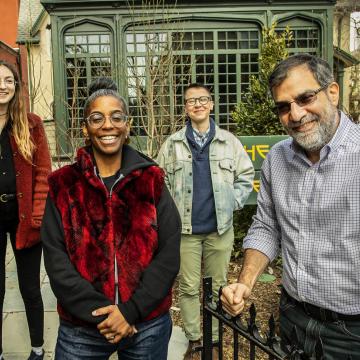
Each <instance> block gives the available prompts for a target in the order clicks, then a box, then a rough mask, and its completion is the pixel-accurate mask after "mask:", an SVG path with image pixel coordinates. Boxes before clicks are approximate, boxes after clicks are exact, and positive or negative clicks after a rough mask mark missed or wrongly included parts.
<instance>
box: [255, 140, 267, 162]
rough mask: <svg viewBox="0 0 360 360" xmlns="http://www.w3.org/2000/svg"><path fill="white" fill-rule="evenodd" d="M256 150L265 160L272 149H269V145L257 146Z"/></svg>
mask: <svg viewBox="0 0 360 360" xmlns="http://www.w3.org/2000/svg"><path fill="white" fill-rule="evenodd" d="M256 150H257V152H258V153H259V155H260V156H261V157H262V158H263V159H265V157H266V154H267V153H268V152H269V150H270V147H269V145H265V144H264V145H256Z"/></svg>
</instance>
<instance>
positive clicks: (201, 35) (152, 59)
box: [126, 28, 260, 134]
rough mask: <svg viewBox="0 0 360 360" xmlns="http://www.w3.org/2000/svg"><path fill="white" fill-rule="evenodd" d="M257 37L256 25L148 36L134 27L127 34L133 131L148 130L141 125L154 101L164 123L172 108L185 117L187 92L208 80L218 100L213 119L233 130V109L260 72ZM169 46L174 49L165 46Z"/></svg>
mask: <svg viewBox="0 0 360 360" xmlns="http://www.w3.org/2000/svg"><path fill="white" fill-rule="evenodd" d="M162 34H163V35H162ZM156 36H158V39H156ZM144 39H147V41H145V40H144ZM215 39H216V41H215ZM259 39H260V31H258V30H253V29H252V30H246V29H241V30H240V31H239V30H238V29H229V30H223V29H221V28H220V29H214V30H206V31H201V30H199V29H196V30H192V31H190V30H189V29H186V30H185V31H184V32H179V31H173V32H171V31H169V32H168V33H165V32H162V33H156V31H153V32H151V31H149V33H146V34H144V32H143V31H136V30H134V29H132V30H131V29H130V30H129V33H128V34H126V49H127V56H128V66H129V67H128V78H127V83H128V94H129V97H130V98H131V99H132V100H131V101H130V102H129V105H130V111H131V114H132V116H133V117H134V124H133V125H134V126H133V128H134V132H135V133H137V134H144V128H143V126H147V125H146V123H147V121H148V120H147V118H146V116H147V115H148V114H147V111H146V109H144V106H145V108H146V107H147V105H146V104H150V101H151V104H152V110H153V111H154V112H155V113H156V116H157V119H161V123H162V124H164V122H163V121H164V120H163V116H164V117H166V116H167V115H166V114H167V113H168V112H170V114H171V117H176V116H180V115H182V114H183V111H184V109H183V91H184V88H185V86H186V85H187V84H189V83H191V82H199V83H204V84H205V85H206V86H208V87H209V88H210V89H211V91H212V93H213V96H214V99H217V100H218V99H220V102H219V103H218V101H217V103H218V104H216V107H215V108H216V109H215V110H216V112H217V114H216V116H215V118H216V119H219V122H220V125H221V126H222V127H224V128H227V129H229V128H230V127H231V126H233V125H234V124H233V123H232V120H231V118H230V113H231V111H232V110H233V108H234V106H235V105H236V103H237V102H238V101H239V100H240V94H241V93H242V92H243V90H244V89H245V88H247V86H248V83H249V76H250V74H256V73H257V71H258V67H257V62H258V53H259V45H260V44H259ZM159 44H160V45H159ZM170 48H171V52H169V50H167V49H170ZM250 49H251V52H252V53H251V54H249V50H250ZM243 72H245V74H244V77H241V74H242V73H243ZM215 74H216V80H217V81H216V83H215ZM238 79H241V81H240V82H239V81H238ZM238 82H239V83H238ZM149 91H150V92H151V94H150V93H149ZM159 121H160V120H159ZM166 126H168V125H167V123H166V124H165V127H166ZM169 126H170V125H169ZM169 128H170V127H169ZM145 133H146V131H145Z"/></svg>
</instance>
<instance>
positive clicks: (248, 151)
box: [244, 145, 256, 161]
mask: <svg viewBox="0 0 360 360" xmlns="http://www.w3.org/2000/svg"><path fill="white" fill-rule="evenodd" d="M244 149H245V151H246V152H247V153H248V154H249V156H250V159H251V161H255V154H256V147H255V145H252V146H251V148H249V149H248V148H247V146H246V145H245V146H244Z"/></svg>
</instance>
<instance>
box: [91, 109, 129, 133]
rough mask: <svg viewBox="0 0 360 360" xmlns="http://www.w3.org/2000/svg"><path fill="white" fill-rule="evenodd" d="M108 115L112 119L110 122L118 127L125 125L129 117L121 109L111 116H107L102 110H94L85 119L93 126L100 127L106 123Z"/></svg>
mask: <svg viewBox="0 0 360 360" xmlns="http://www.w3.org/2000/svg"><path fill="white" fill-rule="evenodd" d="M107 117H108V118H109V119H110V122H111V123H112V124H113V126H114V127H117V128H121V127H123V126H124V125H125V124H126V123H127V121H128V118H129V117H128V116H127V115H125V114H123V113H121V112H120V111H115V112H113V113H112V114H111V115H110V116H105V115H104V114H102V113H100V112H94V113H92V114H90V115H89V116H88V117H87V118H86V119H85V120H86V121H87V123H88V124H89V125H90V126H91V127H92V128H94V129H99V128H101V127H102V126H103V125H104V123H105V120H106V118H107Z"/></svg>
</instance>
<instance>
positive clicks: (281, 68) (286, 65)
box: [269, 54, 335, 92]
mask: <svg viewBox="0 0 360 360" xmlns="http://www.w3.org/2000/svg"><path fill="white" fill-rule="evenodd" d="M302 65H305V66H306V67H307V68H308V70H309V71H310V72H311V73H312V74H313V76H314V78H315V80H316V81H317V82H318V83H319V85H320V86H326V85H329V84H330V83H332V82H333V81H335V80H334V75H333V72H332V69H331V67H330V65H329V63H328V62H327V61H325V60H323V59H321V58H319V57H317V56H314V55H310V54H297V55H292V56H289V57H288V58H287V59H285V60H282V61H280V62H279V63H278V64H277V65H276V67H275V69H274V70H273V72H272V73H271V75H270V77H269V89H270V91H271V92H272V89H273V88H274V87H277V86H279V85H280V84H281V83H282V82H283V81H284V80H285V79H286V78H287V76H288V73H289V71H290V70H292V69H293V68H296V67H298V66H302Z"/></svg>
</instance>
